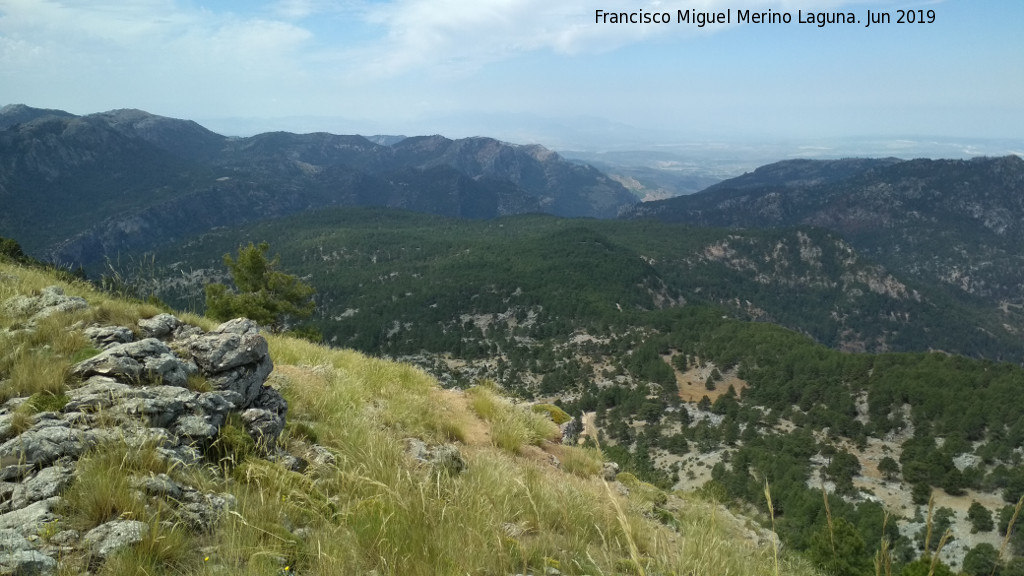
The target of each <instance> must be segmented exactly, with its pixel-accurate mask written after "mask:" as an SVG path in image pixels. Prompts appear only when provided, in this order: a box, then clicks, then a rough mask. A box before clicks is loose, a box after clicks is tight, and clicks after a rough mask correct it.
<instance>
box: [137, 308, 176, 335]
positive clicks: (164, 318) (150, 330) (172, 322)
mask: <svg viewBox="0 0 1024 576" xmlns="http://www.w3.org/2000/svg"><path fill="white" fill-rule="evenodd" d="M179 326H181V320H178V318H177V317H175V316H172V315H171V314H157V315H156V316H153V317H152V318H146V319H142V320H139V330H140V331H141V332H142V337H143V338H161V339H163V338H166V337H168V336H170V335H172V334H173V333H174V331H175V330H177V329H178V327H179Z"/></svg>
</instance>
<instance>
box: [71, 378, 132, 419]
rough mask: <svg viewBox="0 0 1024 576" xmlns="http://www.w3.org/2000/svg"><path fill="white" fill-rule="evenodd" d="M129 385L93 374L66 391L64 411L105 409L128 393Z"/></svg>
mask: <svg viewBox="0 0 1024 576" xmlns="http://www.w3.org/2000/svg"><path fill="white" fill-rule="evenodd" d="M130 391H131V386H128V385H127V384H122V383H121V382H118V381H117V380H114V379H113V378H108V377H106V376H93V377H91V378H89V379H88V380H86V381H85V382H84V383H83V385H82V386H79V387H78V388H75V389H73V390H70V391H68V398H69V400H68V403H67V404H65V405H64V411H65V412H95V411H97V410H105V409H107V408H110V407H111V406H113V405H114V402H115V401H116V400H117V399H119V398H123V397H124V396H125V395H127V394H128V393H130Z"/></svg>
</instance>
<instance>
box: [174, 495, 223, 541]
mask: <svg viewBox="0 0 1024 576" xmlns="http://www.w3.org/2000/svg"><path fill="white" fill-rule="evenodd" d="M236 505H237V502H236V501H235V497H234V496H232V495H231V494H214V493H208V494H204V493H202V492H199V491H198V490H194V489H191V490H188V491H186V493H185V495H184V496H183V499H182V501H181V502H180V503H179V505H178V508H177V510H176V512H177V514H178V519H179V520H180V521H182V522H183V523H185V524H186V525H188V526H189V527H190V528H191V529H193V530H197V531H209V530H211V529H212V528H213V526H214V525H215V524H216V523H217V520H219V519H220V517H221V516H222V515H224V513H225V512H227V511H228V510H232V509H234V508H235V506H236Z"/></svg>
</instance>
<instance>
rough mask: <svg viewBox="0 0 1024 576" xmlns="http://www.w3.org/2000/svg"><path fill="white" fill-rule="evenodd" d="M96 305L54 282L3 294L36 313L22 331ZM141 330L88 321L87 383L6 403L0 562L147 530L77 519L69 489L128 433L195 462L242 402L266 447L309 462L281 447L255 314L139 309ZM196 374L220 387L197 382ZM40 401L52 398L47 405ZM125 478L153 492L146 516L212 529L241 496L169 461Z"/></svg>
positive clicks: (131, 445)
mask: <svg viewBox="0 0 1024 576" xmlns="http://www.w3.org/2000/svg"><path fill="white" fill-rule="evenodd" d="M87 306H88V305H87V304H86V301H85V300H84V299H82V298H79V297H69V296H65V295H64V294H63V290H62V289H60V288H59V287H57V286H51V287H49V288H47V289H45V290H44V291H43V292H42V294H40V295H39V296H34V297H30V296H24V295H22V296H16V297H14V298H11V299H9V300H7V301H6V302H5V303H3V307H4V309H5V312H7V313H8V314H13V315H17V316H28V317H29V320H28V321H27V323H26V324H25V327H24V328H21V329H20V330H21V331H33V330H35V329H36V328H35V326H34V323H35V322H37V321H39V320H40V319H43V318H46V317H49V316H51V315H54V314H61V313H66V312H72V311H75V310H80V309H84V308H86V307H87ZM135 331H138V332H140V334H139V336H138V339H137V338H136V335H135ZM135 331H133V330H132V329H131V328H128V327H125V326H110V325H95V326H90V327H87V328H85V330H84V333H85V334H86V335H87V336H88V337H89V339H90V340H91V341H92V344H93V345H94V346H96V348H97V349H101V350H102V351H101V352H99V353H98V354H97V355H95V356H93V357H91V358H89V359H86V360H83V361H81V362H79V363H77V364H75V365H74V366H73V367H72V369H71V376H72V377H75V378H78V379H81V384H80V385H78V386H76V387H74V388H73V389H70V390H68V392H67V394H66V395H60V396H56V397H53V396H50V397H47V396H46V395H35V396H32V397H29V398H24V397H22V398H18V397H16V398H13V399H11V400H8V401H7V402H6V403H5V404H3V406H2V407H0V442H2V444H0V483H2V484H0V485H2V488H3V493H2V496H3V498H2V501H0V540H2V541H4V542H5V546H4V548H3V550H4V552H3V553H0V573H3V574H48V573H53V572H54V571H55V570H56V568H57V564H58V561H57V559H58V558H59V557H61V556H67V557H74V556H85V557H89V558H93V560H92V561H93V562H97V561H100V560H102V559H104V558H107V557H108V556H111V555H113V554H114V553H116V552H118V551H119V550H121V549H123V548H125V547H128V546H132V545H137V544H139V543H141V542H142V541H143V540H144V539H145V534H146V533H147V532H148V531H149V525H148V524H147V523H146V522H143V521H141V520H139V519H137V518H127V519H126V518H110V519H106V521H104V522H102V523H100V524H99V525H97V526H94V527H91V528H89V529H88V530H83V529H76V528H75V527H74V523H73V522H69V521H68V517H69V516H71V517H74V515H75V514H76V513H77V511H75V510H68V506H67V504H66V501H65V500H63V499H62V498H61V495H62V494H63V493H65V492H66V491H67V490H68V489H69V487H71V486H72V485H73V484H75V482H76V470H77V469H78V468H79V462H80V460H81V459H82V458H83V457H85V458H88V455H89V454H90V453H91V452H92V451H96V450H97V449H100V448H101V447H104V446H112V445H115V444H117V443H119V442H122V441H123V442H124V444H125V447H126V448H127V450H128V453H129V454H132V453H135V454H141V453H145V452H147V451H148V452H150V454H151V457H152V458H154V459H156V460H158V461H160V462H161V465H162V466H163V467H166V468H167V469H175V468H189V467H196V466H199V465H201V463H202V462H203V461H204V456H203V451H204V450H207V451H208V450H210V447H211V446H212V444H213V443H214V442H215V441H216V440H217V438H218V435H219V433H220V431H221V429H222V427H223V426H224V425H225V422H226V421H227V419H228V418H229V417H231V416H232V415H233V414H234V415H237V416H240V420H241V422H243V423H244V429H245V431H246V433H247V434H248V435H249V436H250V437H251V439H252V442H253V444H254V446H256V447H257V449H258V450H259V452H260V454H261V455H262V456H263V457H265V458H269V459H271V460H281V461H282V462H283V463H284V464H285V465H287V466H289V467H291V468H296V469H300V468H302V467H303V466H304V465H305V463H304V462H300V461H299V460H298V459H296V458H294V457H291V456H288V455H286V454H284V453H283V452H282V451H281V450H280V449H279V448H277V440H278V437H279V436H280V434H281V432H282V431H283V429H284V419H285V414H286V413H287V410H288V405H287V403H286V402H285V401H284V399H283V398H282V397H281V395H280V393H279V392H278V391H277V390H275V389H274V388H271V387H269V386H266V385H265V383H266V378H267V376H268V375H269V373H270V371H271V370H272V368H273V363H272V361H271V360H270V357H269V354H268V349H267V342H266V340H264V339H263V337H262V336H260V335H259V333H258V331H257V329H256V326H255V324H254V323H252V322H251V321H248V320H244V319H238V320H234V321H231V322H227V323H225V324H222V325H221V326H219V327H217V328H216V329H215V330H212V331H210V332H204V331H203V330H202V329H201V328H199V327H197V326H193V325H188V324H183V323H182V322H181V321H180V320H179V319H178V318H176V317H174V316H171V315H170V314H161V315H158V316H155V317H153V318H150V319H142V320H139V323H138V327H137V328H136V330H135ZM197 381H202V382H204V383H205V384H206V385H208V386H209V387H211V388H212V389H211V390H210V391H207V392H201V391H198V390H196V389H194V388H195V383H196V382H197ZM5 384H8V385H10V383H9V382H5ZM189 384H193V387H192V388H190V387H189ZM5 395H6V394H5ZM47 399H49V402H47ZM33 403H47V404H48V406H47V409H45V410H41V411H40V410H38V409H37V408H38V407H34V406H33ZM127 481H128V484H129V485H130V486H131V487H132V489H133V490H137V491H138V492H139V493H140V494H142V495H144V496H143V499H142V500H143V501H144V507H145V511H144V512H143V514H142V516H145V514H147V513H155V512H156V511H157V510H162V511H164V513H166V514H167V516H166V520H167V521H169V522H179V523H183V524H184V525H185V526H188V527H189V528H190V529H192V530H195V531H207V530H210V529H212V528H213V525H214V524H215V522H216V521H217V519H218V518H219V517H220V516H221V515H223V514H224V513H225V512H226V511H228V510H230V509H232V508H234V505H235V498H234V496H232V495H230V494H224V493H216V492H209V491H204V490H203V489H202V488H201V487H197V486H193V485H189V484H187V483H182V482H180V481H176V480H174V479H173V478H172V477H171V476H169V475H168V474H167V473H165V472H160V473H157V474H155V475H154V474H145V473H143V472H141V471H138V474H133V475H131V476H129V477H128V478H127ZM40 535H46V536H45V537H44V538H41V537H40Z"/></svg>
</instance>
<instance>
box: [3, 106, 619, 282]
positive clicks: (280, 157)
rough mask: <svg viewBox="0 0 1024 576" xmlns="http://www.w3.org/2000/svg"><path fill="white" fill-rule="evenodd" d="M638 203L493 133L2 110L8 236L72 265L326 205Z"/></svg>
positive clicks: (570, 210)
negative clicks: (396, 134)
mask: <svg viewBox="0 0 1024 576" xmlns="http://www.w3.org/2000/svg"><path fill="white" fill-rule="evenodd" d="M635 200H636V198H635V196H633V195H632V194H631V193H630V192H628V191H627V190H626V189H625V188H624V187H622V186H621V185H620V184H619V183H617V182H615V181H613V180H611V179H609V178H608V177H607V176H605V175H604V174H602V173H601V172H599V171H598V170H596V169H595V168H593V167H591V166H589V165H585V164H582V163H578V162H569V161H566V160H564V159H562V158H561V157H560V156H559V155H558V154H556V153H554V152H552V151H550V150H547V149H546V148H544V147H543V146H539V145H529V146H518V145H513V144H507V143H504V142H499V141H497V140H494V139H492V138H482V137H481V138H465V139H460V140H450V139H448V138H444V137H442V136H423V137H413V138H404V139H399V140H397V141H395V142H390V143H389V144H387V145H385V144H378V143H376V142H372V141H370V140H368V139H366V138H364V137H362V136H354V135H347V136H344V135H333V134H327V133H314V134H291V133H286V132H274V133H266V134H259V135H256V136H253V137H249V138H229V137H225V136H222V135H220V134H216V133H214V132H211V131H209V130H207V129H205V128H203V127H202V126H200V125H198V124H196V123H195V122H192V121H187V120H178V119H173V118H166V117H161V116H156V115H153V114H148V113H146V112H143V111H141V110H114V111H110V112H104V113H99V114H90V115H86V116H75V115H72V114H68V113H66V112H61V111H54V110H39V109H34V108H29V107H27V106H6V107H4V108H3V109H2V110H0V203H2V204H3V206H4V210H3V211H2V212H0V234H3V235H6V236H8V237H13V238H17V239H18V240H19V242H21V243H22V245H23V246H24V248H25V250H26V251H27V252H28V253H30V254H32V255H33V256H35V257H39V258H43V259H46V260H48V261H56V262H61V263H64V264H70V265H77V264H89V263H95V262H102V261H103V259H104V257H106V256H113V255H116V254H118V253H130V252H138V251H143V250H150V249H154V248H157V247H161V246H164V245H167V244H169V243H173V242H177V241H181V240H184V239H186V238H189V237H191V236H194V235H196V234H199V233H202V232H205V231H207V230H209V229H211V228H215V227H222V226H237V225H239V224H243V223H246V222H252V221H256V220H261V219H267V218H274V217H280V216H283V215H287V214H294V213H297V212H302V211H305V210H309V209H311V208H317V207H323V206H338V205H371V206H392V207H398V208H405V209H408V210H415V211H420V212H426V213H433V214H444V215H448V216H455V217H462V218H493V217H496V216H500V215H507V214H519V213H525V212H547V213H551V214H557V215H560V216H589V217H602V218H613V217H615V216H616V215H617V214H618V213H619V211H620V210H621V209H624V208H625V207H627V206H629V205H630V204H632V203H633V202H634V201H635Z"/></svg>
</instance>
